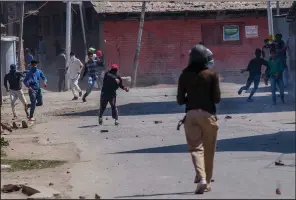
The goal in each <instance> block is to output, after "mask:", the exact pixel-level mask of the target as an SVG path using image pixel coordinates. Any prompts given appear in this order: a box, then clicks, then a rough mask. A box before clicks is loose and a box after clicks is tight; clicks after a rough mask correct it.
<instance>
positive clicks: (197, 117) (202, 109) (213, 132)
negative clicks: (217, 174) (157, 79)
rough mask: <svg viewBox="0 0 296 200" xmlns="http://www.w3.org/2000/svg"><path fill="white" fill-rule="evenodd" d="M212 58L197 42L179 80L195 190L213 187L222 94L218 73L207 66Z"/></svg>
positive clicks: (200, 192) (179, 94) (179, 99)
mask: <svg viewBox="0 0 296 200" xmlns="http://www.w3.org/2000/svg"><path fill="white" fill-rule="evenodd" d="M211 60H213V59H212V55H211V54H210V53H209V51H208V49H207V48H206V47H205V46H203V45H200V44H199V45H196V46H194V47H193V48H192V49H191V51H190V60H189V64H188V66H187V68H185V69H184V70H183V72H182V73H181V75H180V77H179V83H178V94H177V102H178V104H180V105H183V104H186V118H185V121H184V128H185V135H186V140H187V144H188V150H189V152H190V153H191V157H192V161H193V165H194V169H195V173H196V177H195V182H196V183H197V188H196V191H195V193H196V194H203V193H204V192H205V191H210V190H211V186H210V183H211V179H212V176H213V163H214V154H215V151H216V140H217V133H218V129H219V126H218V123H217V117H216V106H215V104H217V103H219V102H220V98H221V95H220V86H219V77H218V75H217V74H216V73H215V72H213V71H211V70H210V69H209V67H208V63H209V62H210V61H211Z"/></svg>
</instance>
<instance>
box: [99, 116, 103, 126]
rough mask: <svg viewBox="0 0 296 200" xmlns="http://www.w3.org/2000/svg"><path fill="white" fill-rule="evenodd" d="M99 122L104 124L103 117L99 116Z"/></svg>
mask: <svg viewBox="0 0 296 200" xmlns="http://www.w3.org/2000/svg"><path fill="white" fill-rule="evenodd" d="M99 124H100V125H102V124H103V118H100V117H99Z"/></svg>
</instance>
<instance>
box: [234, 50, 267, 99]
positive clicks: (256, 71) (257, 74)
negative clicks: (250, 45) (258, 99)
mask: <svg viewBox="0 0 296 200" xmlns="http://www.w3.org/2000/svg"><path fill="white" fill-rule="evenodd" d="M261 55H262V51H261V50H260V49H256V50H255V56H256V57H255V58H253V59H252V60H251V61H250V62H249V65H248V68H247V69H243V70H242V71H241V73H244V72H245V71H248V72H249V77H248V79H247V83H246V85H245V86H243V87H241V88H240V89H239V91H238V94H239V95H241V94H242V92H243V90H248V89H249V88H250V86H251V84H252V83H253V82H254V88H253V89H252V91H251V93H250V95H249V97H248V99H247V101H248V102H253V99H252V97H253V95H254V94H255V92H256V91H257V89H258V86H259V83H260V78H261V67H262V65H264V66H266V67H268V62H267V61H266V60H264V59H263V58H261Z"/></svg>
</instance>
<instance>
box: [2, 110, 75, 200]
mask: <svg viewBox="0 0 296 200" xmlns="http://www.w3.org/2000/svg"><path fill="white" fill-rule="evenodd" d="M21 106H22V105H20V104H19V105H18V106H17V107H18V109H17V111H18V114H19V119H18V121H19V120H21V119H25V116H24V113H22V108H21ZM3 107H4V108H3V109H2V110H1V121H2V122H6V123H10V124H11V123H12V115H11V109H10V105H9V104H4V105H3ZM43 109H48V108H43ZM40 110H41V109H39V110H38V108H37V112H36V118H37V120H38V121H37V122H36V123H33V124H31V126H29V128H26V129H22V128H19V129H17V130H13V131H12V132H8V131H5V132H4V133H2V134H1V137H4V138H5V140H7V141H8V142H9V145H8V146H6V147H3V148H1V164H6V165H10V168H7V169H1V187H2V186H3V185H5V184H29V185H39V186H44V187H50V188H53V189H55V190H57V191H60V192H61V194H62V196H63V197H66V193H68V192H69V191H70V190H71V186H70V185H69V180H70V179H71V167H72V166H73V164H74V163H75V162H78V161H79V160H80V157H79V150H78V149H77V147H76V145H75V144H74V143H71V142H67V141H63V140H62V139H61V138H60V136H59V135H58V134H56V133H55V132H53V131H50V127H47V124H46V122H47V121H48V120H52V119H51V118H49V117H47V116H46V115H44V114H43V112H42V111H41V112H40ZM3 154H5V156H4V155H3ZM1 198H3V199H16V198H17V199H26V198H27V197H26V196H24V195H23V194H21V193H17V192H16V193H2V192H1Z"/></svg>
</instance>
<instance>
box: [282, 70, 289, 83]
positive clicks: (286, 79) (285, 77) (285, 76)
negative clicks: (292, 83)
mask: <svg viewBox="0 0 296 200" xmlns="http://www.w3.org/2000/svg"><path fill="white" fill-rule="evenodd" d="M289 79H290V75H289V71H288V68H287V67H286V68H285V69H284V71H283V83H284V87H287V86H288V84H289Z"/></svg>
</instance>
